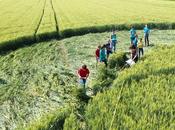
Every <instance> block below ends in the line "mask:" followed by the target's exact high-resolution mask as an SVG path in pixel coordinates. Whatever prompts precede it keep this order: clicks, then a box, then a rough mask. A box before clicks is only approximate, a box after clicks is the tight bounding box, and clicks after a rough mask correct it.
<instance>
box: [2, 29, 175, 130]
mask: <svg viewBox="0 0 175 130" xmlns="http://www.w3.org/2000/svg"><path fill="white" fill-rule="evenodd" d="M138 32H139V33H140V31H138ZM174 33H175V31H173V30H166V31H154V32H152V34H151V44H159V43H167V44H171V43H173V41H174V36H173V35H174ZM109 34H110V33H109V32H106V33H97V34H88V35H84V36H77V37H72V38H68V39H63V40H60V41H56V40H53V41H50V42H42V43H38V44H35V45H32V46H30V47H25V48H21V49H18V50H16V51H12V52H10V53H7V54H6V55H1V56H0V114H1V115H0V116H1V119H0V120H1V121H0V129H1V128H2V129H4V128H11V129H14V128H16V127H17V126H18V125H20V126H22V127H24V126H26V125H28V122H32V121H33V120H34V119H35V120H37V119H38V120H39V119H40V118H41V117H43V116H44V115H49V113H54V112H55V111H57V110H59V108H65V107H67V106H68V105H69V106H72V105H73V104H76V103H77V101H78V99H77V98H76V96H75V94H74V91H75V90H76V88H78V87H77V86H78V85H77V77H76V70H77V69H78V68H79V67H80V66H81V65H82V64H83V63H85V64H87V65H88V67H89V69H90V70H91V75H90V79H89V81H88V86H89V87H91V86H92V84H93V80H94V79H96V68H95V65H96V60H95V56H94V51H95V49H96V47H97V46H98V45H99V44H103V43H106V41H107V40H108V38H109ZM162 34H163V35H162ZM140 36H141V34H140ZM118 37H119V40H120V42H119V45H118V49H119V50H124V51H127V50H128V45H129V42H128V41H129V32H128V31H121V32H118ZM70 104H72V105H70ZM49 119H50V118H49ZM53 119H55V118H54V117H53ZM47 121H48V122H50V120H46V122H47ZM41 122H42V121H40V120H39V121H37V123H39V124H42V123H41ZM48 122H47V123H48ZM47 123H45V124H47ZM48 124H49V123H48ZM36 126H37V124H36Z"/></svg>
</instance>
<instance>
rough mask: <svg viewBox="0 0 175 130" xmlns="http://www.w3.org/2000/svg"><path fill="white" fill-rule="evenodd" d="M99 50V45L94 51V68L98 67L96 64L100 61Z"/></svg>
mask: <svg viewBox="0 0 175 130" xmlns="http://www.w3.org/2000/svg"><path fill="white" fill-rule="evenodd" d="M100 49H101V46H100V45H99V46H98V48H97V49H96V51H95V57H96V61H97V63H96V66H97V65H98V62H99V61H100Z"/></svg>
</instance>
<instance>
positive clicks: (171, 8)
mask: <svg viewBox="0 0 175 130" xmlns="http://www.w3.org/2000/svg"><path fill="white" fill-rule="evenodd" d="M0 8H1V10H0V17H1V20H0V43H1V46H2V44H3V46H5V45H4V44H7V42H8V44H12V41H13V43H15V45H16V44H18V43H19V42H20V44H24V43H23V41H25V42H26V43H28V42H29V43H30V42H35V41H36V40H41V39H48V38H53V37H58V35H62V36H64V37H65V36H69V35H78V34H84V33H87V32H98V31H106V30H109V29H112V28H115V26H113V25H116V27H117V25H122V26H121V27H120V28H119V29H126V28H129V25H130V24H138V25H139V26H138V27H139V28H141V27H143V24H145V23H150V25H152V24H154V25H152V27H154V28H155V27H158V28H164V29H165V27H169V28H175V26H174V24H171V23H174V21H175V16H174V12H175V2H174V1H171V0H145V1H140V0H125V1H121V0H110V1H108V0H30V1H24V0H1V1H0ZM156 23H159V24H158V25H156ZM160 23H161V24H162V25H161V24H160ZM166 24H170V25H168V26H166ZM71 29H73V30H71ZM15 45H12V46H13V47H15Z"/></svg>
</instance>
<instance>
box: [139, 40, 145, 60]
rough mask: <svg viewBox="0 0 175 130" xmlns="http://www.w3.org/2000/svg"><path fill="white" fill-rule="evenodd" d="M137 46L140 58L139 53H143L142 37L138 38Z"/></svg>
mask: <svg viewBox="0 0 175 130" xmlns="http://www.w3.org/2000/svg"><path fill="white" fill-rule="evenodd" d="M138 48H139V58H140V57H141V53H142V56H143V54H144V51H143V42H142V38H140V41H139V43H138Z"/></svg>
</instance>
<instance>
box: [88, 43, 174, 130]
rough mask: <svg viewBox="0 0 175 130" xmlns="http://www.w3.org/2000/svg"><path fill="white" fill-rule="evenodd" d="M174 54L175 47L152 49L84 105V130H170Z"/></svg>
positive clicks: (171, 127) (172, 121)
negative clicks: (109, 87)
mask: <svg viewBox="0 0 175 130" xmlns="http://www.w3.org/2000/svg"><path fill="white" fill-rule="evenodd" d="M157 50H158V51H157ZM174 51H175V46H161V47H156V48H155V49H153V50H152V52H151V53H149V54H148V55H146V58H145V59H144V61H140V62H139V63H137V64H136V65H135V66H133V67H131V68H130V69H125V70H124V71H122V72H120V73H119V74H118V77H117V78H116V79H115V81H114V83H113V85H112V87H113V88H112V89H111V90H109V91H107V92H105V93H102V94H98V95H97V96H96V97H94V98H93V100H92V101H91V102H90V103H89V104H88V106H87V108H86V112H85V118H86V123H87V127H86V129H99V130H101V129H109V130H115V129H133V130H135V129H174V128H175V125H174V124H175V120H174V119H175V114H174V104H175V101H174V98H175V91H174V84H175V77H174V74H175V69H174V68H175V64H174V63H173V62H172V61H175V53H174Z"/></svg>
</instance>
